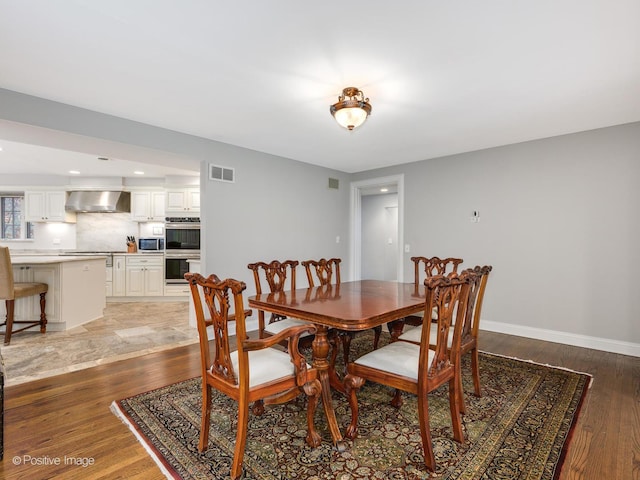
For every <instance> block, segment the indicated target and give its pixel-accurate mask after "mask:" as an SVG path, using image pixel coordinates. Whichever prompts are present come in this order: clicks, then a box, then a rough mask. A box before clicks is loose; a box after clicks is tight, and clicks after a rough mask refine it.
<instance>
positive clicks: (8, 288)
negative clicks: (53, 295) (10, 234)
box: [0, 247, 49, 345]
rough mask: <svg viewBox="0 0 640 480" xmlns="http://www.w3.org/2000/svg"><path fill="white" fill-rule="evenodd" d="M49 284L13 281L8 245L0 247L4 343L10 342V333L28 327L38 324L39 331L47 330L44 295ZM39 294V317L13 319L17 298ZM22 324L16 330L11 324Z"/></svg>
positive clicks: (0, 290)
mask: <svg viewBox="0 0 640 480" xmlns="http://www.w3.org/2000/svg"><path fill="white" fill-rule="evenodd" d="M48 290H49V285H47V284H46V283H41V282H14V278H13V267H12V266H11V254H10V252H9V247H0V300H4V301H5V306H6V310H7V317H6V319H5V320H4V322H3V323H0V327H2V326H4V344H5V345H9V344H10V343H11V335H13V334H14V333H18V332H22V331H23V330H26V329H28V328H32V327H36V326H40V333H46V331H47V314H46V313H45V308H46V295H47V291H48ZM34 295H39V296H40V318H39V319H38V320H15V319H14V317H15V302H16V300H17V299H20V298H25V297H30V296H34ZM16 324H20V325H22V327H21V328H18V329H16V330H14V329H13V326H14V325H16Z"/></svg>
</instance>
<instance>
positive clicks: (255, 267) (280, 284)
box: [247, 260, 300, 338]
mask: <svg viewBox="0 0 640 480" xmlns="http://www.w3.org/2000/svg"><path fill="white" fill-rule="evenodd" d="M299 263H300V262H298V261H297V260H285V261H284V262H280V261H278V260H273V261H271V262H270V263H265V262H256V263H250V264H249V265H247V268H248V269H249V270H251V271H252V272H253V279H254V281H255V284H256V293H257V294H261V293H275V294H277V293H281V292H283V291H285V290H295V289H296V268H297V267H298V265H299ZM263 282H264V283H263ZM263 287H264V288H263ZM267 288H268V290H266V289H267ZM282 318H284V317H282V316H281V315H276V314H271V316H270V317H269V323H272V322H275V321H278V320H281V319H282ZM264 328H265V321H264V311H263V310H258V331H259V334H260V337H261V338H262V337H263V335H264Z"/></svg>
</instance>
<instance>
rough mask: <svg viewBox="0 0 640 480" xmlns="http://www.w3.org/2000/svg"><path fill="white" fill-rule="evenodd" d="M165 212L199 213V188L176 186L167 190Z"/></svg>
mask: <svg viewBox="0 0 640 480" xmlns="http://www.w3.org/2000/svg"><path fill="white" fill-rule="evenodd" d="M166 205H167V209H166V213H167V214H169V213H172V214H188V215H199V214H200V190H199V189H196V188H177V189H171V190H167V204H166Z"/></svg>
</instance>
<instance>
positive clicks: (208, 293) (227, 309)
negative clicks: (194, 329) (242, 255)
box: [185, 273, 322, 479]
mask: <svg viewBox="0 0 640 480" xmlns="http://www.w3.org/2000/svg"><path fill="white" fill-rule="evenodd" d="M185 278H186V280H187V281H188V282H189V287H190V290H191V295H192V297H193V303H194V308H195V313H196V321H197V326H198V335H199V339H200V363H201V369H202V419H201V425H200V440H199V443H198V449H199V450H200V452H204V451H205V450H206V449H207V446H208V443H209V429H210V424H211V402H212V389H213V388H215V389H216V390H218V391H219V392H220V393H222V394H224V395H227V396H228V397H230V398H232V399H233V400H235V401H236V402H237V403H238V415H237V418H238V426H237V432H236V441H235V449H234V454H233V463H232V465H231V478H232V479H237V478H239V477H240V475H241V474H242V460H243V457H244V450H245V446H246V441H247V429H248V421H249V404H250V403H251V402H255V403H254V406H253V409H252V411H253V413H254V414H257V415H260V414H262V413H263V412H264V405H269V404H279V403H285V402H288V401H290V400H293V399H294V398H296V397H297V396H299V395H300V394H301V393H303V392H304V393H305V394H306V395H307V397H308V404H307V413H306V418H307V436H306V442H307V444H308V445H310V446H312V447H317V446H318V445H320V441H321V438H320V435H319V434H318V432H317V431H316V429H315V426H314V421H313V417H314V413H315V410H316V406H317V404H318V399H319V396H320V394H321V392H322V387H321V385H320V381H319V380H318V378H317V371H316V370H315V369H314V368H312V367H311V366H310V365H308V364H307V362H306V360H305V358H304V357H303V356H302V355H301V354H300V351H299V350H298V340H299V338H300V336H301V335H302V334H305V333H313V332H314V331H315V327H314V326H313V325H311V324H307V325H305V326H298V327H290V328H287V329H285V330H282V331H281V332H279V333H277V334H275V335H272V336H270V337H267V338H262V339H255V340H252V339H249V338H248V337H247V332H246V325H245V317H246V316H247V312H246V311H245V310H244V300H243V295H242V292H243V291H244V290H245V288H246V284H245V283H244V282H240V281H237V280H233V279H226V280H220V279H219V278H218V277H217V276H216V275H209V276H208V277H207V278H205V277H203V276H202V275H201V274H199V273H187V274H185ZM230 297H232V298H230ZM203 302H204V303H203ZM205 306H206V309H207V310H208V312H207V313H208V319H205V313H204V312H205V310H204V309H205ZM248 312H249V313H250V312H251V311H250V310H249V311H248ZM234 321H235V324H236V350H234V351H232V350H231V342H230V334H229V323H230V322H234ZM209 328H211V329H213V341H214V343H215V350H214V351H213V353H212V352H211V350H210V343H209V340H210V338H209V332H208V329H209ZM283 340H286V341H287V342H288V348H287V351H286V352H283V351H282V349H279V348H273V347H274V346H275V345H276V344H278V343H279V342H281V341H283Z"/></svg>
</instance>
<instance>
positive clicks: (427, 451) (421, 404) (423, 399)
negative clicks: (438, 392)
mask: <svg viewBox="0 0 640 480" xmlns="http://www.w3.org/2000/svg"><path fill="white" fill-rule="evenodd" d="M428 398H429V396H428V394H427V393H426V392H424V393H418V421H419V423H420V436H421V438H422V454H423V455H424V464H425V465H426V466H427V469H429V470H431V471H432V472H435V470H436V459H435V456H434V454H433V445H432V443H431V427H430V425H429V400H428ZM457 411H458V409H457V406H456V413H457Z"/></svg>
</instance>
